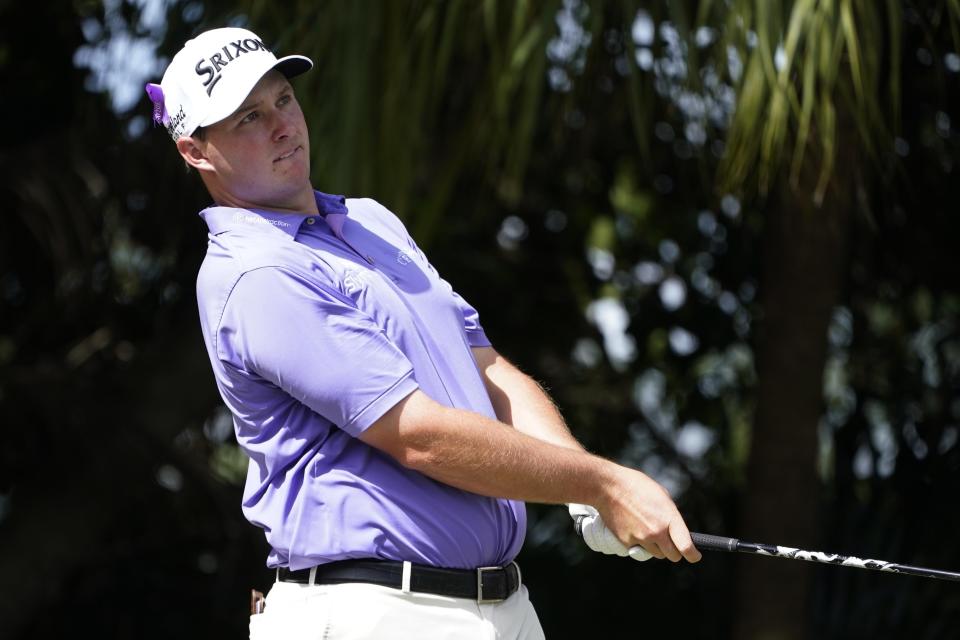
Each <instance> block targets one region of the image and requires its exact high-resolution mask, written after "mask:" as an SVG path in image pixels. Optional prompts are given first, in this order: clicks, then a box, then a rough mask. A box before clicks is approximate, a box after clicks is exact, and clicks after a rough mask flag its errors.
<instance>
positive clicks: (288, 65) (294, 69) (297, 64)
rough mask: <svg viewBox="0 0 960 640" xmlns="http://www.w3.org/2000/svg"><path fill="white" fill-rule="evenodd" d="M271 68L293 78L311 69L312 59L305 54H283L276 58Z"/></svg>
mask: <svg viewBox="0 0 960 640" xmlns="http://www.w3.org/2000/svg"><path fill="white" fill-rule="evenodd" d="M273 68H274V69H276V70H277V71H279V72H280V73H282V74H283V75H285V76H286V77H287V78H293V77H295V76H298V75H300V74H301V73H306V72H307V71H310V69H313V60H311V59H310V58H308V57H306V56H284V57H283V58H280V59H279V60H277V64H275V65H273Z"/></svg>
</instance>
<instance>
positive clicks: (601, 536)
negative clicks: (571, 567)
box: [567, 503, 653, 562]
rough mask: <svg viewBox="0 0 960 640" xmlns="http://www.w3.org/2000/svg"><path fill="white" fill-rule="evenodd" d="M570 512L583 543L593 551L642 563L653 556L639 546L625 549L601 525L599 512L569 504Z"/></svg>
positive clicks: (582, 505)
mask: <svg viewBox="0 0 960 640" xmlns="http://www.w3.org/2000/svg"><path fill="white" fill-rule="evenodd" d="M567 508H568V509H569V511H570V517H571V518H573V521H574V522H578V521H579V523H580V534H581V535H582V536H583V540H584V542H586V543H587V546H588V547H590V548H591V549H592V550H594V551H599V552H600V553H605V554H607V555H617V556H620V557H626V556H630V557H631V558H633V559H634V560H637V561H640V562H643V561H644V560H649V559H650V558H652V557H653V556H652V555H650V552H649V551H647V550H646V549H644V548H643V547H641V546H634V547H630V548H629V549H627V547H626V546H624V544H623V543H622V542H620V540H618V539H617V536H615V535H613V532H612V531H610V529H608V528H607V525H605V524H604V523H603V518H601V517H600V512H599V511H597V510H596V509H594V508H593V507H591V506H590V505H587V504H576V503H570V504H569V505H567Z"/></svg>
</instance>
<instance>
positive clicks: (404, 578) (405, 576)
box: [400, 560, 412, 593]
mask: <svg viewBox="0 0 960 640" xmlns="http://www.w3.org/2000/svg"><path fill="white" fill-rule="evenodd" d="M411 569H412V565H411V564H410V563H409V562H408V561H406V560H404V561H403V573H402V574H401V577H400V591H403V592H404V593H410V570H411Z"/></svg>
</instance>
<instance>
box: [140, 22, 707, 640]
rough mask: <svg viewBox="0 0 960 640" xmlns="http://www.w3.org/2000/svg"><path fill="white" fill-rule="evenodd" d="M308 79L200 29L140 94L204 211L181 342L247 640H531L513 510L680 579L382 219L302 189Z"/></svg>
mask: <svg viewBox="0 0 960 640" xmlns="http://www.w3.org/2000/svg"><path fill="white" fill-rule="evenodd" d="M312 66H313V63H312V62H311V61H310V60H309V59H308V58H305V57H303V56H287V57H283V58H280V59H278V58H276V57H275V56H274V54H273V53H272V52H271V51H270V49H269V48H268V47H267V46H266V45H265V44H264V41H263V40H261V39H260V38H259V37H258V36H257V35H255V34H254V33H251V32H250V31H246V30H243V29H237V28H224V29H214V30H212V31H207V32H205V33H203V34H201V35H199V36H197V37H196V38H194V39H192V40H190V41H189V42H187V43H186V44H185V45H184V47H183V49H182V50H181V51H180V52H179V53H178V54H177V55H176V56H175V57H174V58H173V60H172V61H171V63H170V65H169V67H168V68H167V70H166V73H165V74H164V76H163V79H162V81H161V83H160V84H159V85H156V84H150V85H148V86H147V92H148V93H149V94H150V97H151V99H152V100H153V102H154V106H155V109H154V116H155V118H156V119H157V121H158V122H161V123H162V124H163V125H164V126H165V127H166V129H167V131H168V132H169V133H170V135H171V137H172V138H173V140H174V142H175V143H176V147H177V151H178V152H179V153H180V156H181V157H182V158H183V160H184V161H185V162H186V164H187V165H189V166H190V167H192V168H193V169H195V170H196V171H197V172H198V174H199V176H200V178H201V179H202V180H203V183H204V185H205V186H206V188H207V190H208V191H209V193H210V196H211V197H212V199H213V201H214V203H215V204H214V205H213V206H211V207H209V208H206V209H204V210H203V211H201V212H200V216H201V217H202V218H203V220H204V221H205V222H206V224H207V226H208V228H209V241H208V249H207V254H206V258H205V259H204V261H203V264H202V266H201V268H200V272H199V275H198V279H197V301H198V304H199V309H200V324H201V327H202V331H203V338H204V340H205V343H206V347H207V352H208V355H209V357H210V363H211V365H212V367H213V373H214V376H215V377H216V381H217V385H218V387H219V390H220V393H221V395H222V397H223V401H224V402H225V404H226V405H227V407H228V408H229V409H230V411H231V412H232V414H233V419H234V426H235V432H236V437H237V441H238V442H239V444H240V446H241V447H242V448H243V450H244V451H245V452H246V454H247V455H248V456H249V458H250V464H249V471H248V475H247V481H246V486H245V488H244V494H243V512H244V514H245V516H246V517H247V518H248V519H249V520H250V522H252V523H253V524H255V525H257V526H259V527H261V528H262V529H263V530H264V532H265V535H266V539H267V541H268V542H269V545H270V547H271V551H270V554H269V557H268V558H267V564H268V566H270V567H275V568H276V569H277V572H276V574H277V578H276V582H275V583H274V584H273V585H272V586H271V589H270V591H269V593H268V595H267V598H266V605H265V607H264V610H263V612H262V613H256V614H254V615H252V616H251V619H250V636H251V638H284V639H288V640H289V639H295V638H336V639H340V638H417V639H418V640H425V639H426V640H429V639H431V638H457V639H461V640H462V639H472V638H542V637H543V631H542V629H541V627H540V623H539V621H538V619H537V615H536V613H535V612H534V610H533V608H532V606H531V605H530V601H529V600H528V597H527V591H526V588H525V587H524V585H523V582H522V577H521V573H520V569H519V567H518V566H517V565H516V563H515V562H514V558H515V557H516V555H517V553H518V552H519V551H520V547H521V545H522V544H523V539H524V533H525V529H526V515H525V510H524V501H533V502H541V503H553V504H567V505H570V507H569V508H570V511H571V514H572V515H574V516H585V517H587V520H588V522H589V523H590V524H591V525H592V529H591V535H590V536H589V537H588V544H590V546H591V548H594V549H596V550H598V551H602V552H604V553H617V554H619V555H627V553H628V548H632V549H631V552H630V554H631V555H632V556H633V557H636V558H638V559H644V558H647V557H650V556H653V557H656V558H667V559H669V560H671V561H674V562H677V561H680V560H681V559H686V560H688V561H690V562H696V561H697V560H699V559H700V554H699V552H698V551H697V550H696V548H695V547H694V546H693V543H692V542H691V540H690V534H689V531H688V530H687V527H686V525H685V523H684V521H683V518H682V517H681V515H680V513H679V512H678V510H677V507H676V505H675V504H674V503H673V501H672V500H671V499H670V497H669V495H668V494H667V493H666V491H665V490H664V489H663V488H662V487H661V486H660V485H658V484H657V483H656V482H654V481H653V480H651V479H650V478H649V477H647V476H646V475H644V474H643V473H640V472H639V471H636V470H633V469H629V468H626V467H622V466H619V465H617V464H614V463H613V462H610V461H608V460H605V459H602V458H599V457H597V456H594V455H592V454H590V453H588V452H586V451H585V450H584V449H583V448H582V447H581V446H580V444H579V443H578V442H577V441H576V440H575V439H574V438H573V437H572V436H571V434H570V432H569V430H568V429H567V427H566V425H565V424H564V421H563V419H562V418H561V416H560V415H559V413H558V412H557V410H556V408H555V407H554V404H553V403H552V402H551V400H550V399H549V398H548V397H547V395H546V394H545V393H544V391H543V390H542V389H541V388H540V386H539V385H538V384H537V383H536V382H534V381H533V380H532V379H531V378H529V377H528V376H526V375H525V374H523V373H522V372H520V371H519V370H518V369H517V368H515V367H514V366H513V365H512V364H510V363H509V362H508V361H507V360H506V359H504V358H503V357H502V356H501V355H499V354H498V353H497V351H496V350H495V349H494V347H493V346H492V345H491V344H490V341H489V340H488V339H487V337H486V335H485V334H484V331H483V328H482V326H481V324H480V321H479V316H478V313H477V311H476V310H475V309H474V308H473V307H471V306H470V305H469V304H468V303H467V302H466V301H465V300H464V299H463V298H461V297H460V296H458V295H457V294H456V293H455V292H454V290H453V289H452V288H451V286H450V285H449V284H448V283H447V282H446V281H444V280H443V279H442V278H441V277H440V275H439V274H438V273H437V271H436V270H435V269H434V268H433V267H432V266H431V265H430V263H429V262H428V261H427V258H426V256H425V255H424V254H423V252H421V251H420V250H419V249H418V247H417V245H416V243H415V242H414V240H413V239H412V238H411V237H410V236H409V235H408V233H407V230H406V229H405V228H404V226H403V224H402V223H401V222H400V220H399V219H398V218H397V217H396V216H394V215H393V214H392V213H391V212H390V211H389V210H387V209H386V208H385V207H383V206H382V205H380V204H379V203H377V202H375V201H373V200H369V199H352V198H344V197H342V196H336V195H328V194H326V193H322V192H320V191H315V190H314V189H313V187H312V186H311V183H310V142H309V139H308V135H307V124H306V122H305V121H304V116H303V112H302V111H301V109H300V106H299V104H298V102H297V98H296V96H295V95H294V90H293V88H292V86H291V84H290V79H291V78H293V77H294V76H297V75H299V74H301V73H304V72H306V71H308V70H309V69H310V68H311V67H312ZM585 537H587V536H585Z"/></svg>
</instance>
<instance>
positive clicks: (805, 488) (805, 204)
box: [734, 154, 854, 640]
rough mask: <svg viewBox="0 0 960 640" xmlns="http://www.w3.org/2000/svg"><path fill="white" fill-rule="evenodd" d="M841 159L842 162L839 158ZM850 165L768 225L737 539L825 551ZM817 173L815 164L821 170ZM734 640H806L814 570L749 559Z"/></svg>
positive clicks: (784, 206) (808, 181) (791, 202)
mask: <svg viewBox="0 0 960 640" xmlns="http://www.w3.org/2000/svg"><path fill="white" fill-rule="evenodd" d="M841 155H842V154H841ZM850 162H852V160H851V159H849V158H843V157H838V158H837V168H836V170H835V172H834V175H833V177H832V180H831V185H832V186H831V187H830V188H829V190H828V191H827V193H826V197H825V199H824V203H823V205H822V206H821V207H819V208H817V207H815V206H814V205H813V203H812V196H811V194H812V193H813V186H814V185H815V183H816V179H817V175H816V170H815V169H814V168H811V169H809V170H808V171H807V173H806V175H804V176H802V177H801V181H800V182H801V185H800V188H799V189H796V190H792V189H790V188H789V187H788V186H787V185H786V184H784V185H783V189H782V190H781V191H780V193H781V194H783V197H782V198H781V201H780V203H779V206H776V205H774V206H773V207H772V208H771V210H770V211H769V212H767V214H766V215H765V218H764V225H765V227H764V232H763V233H764V269H763V281H762V283H761V291H762V293H761V296H762V299H761V305H762V317H761V318H760V319H759V322H760V324H759V327H758V342H757V373H758V377H759V383H758V388H757V410H756V418H755V421H754V427H753V435H752V443H751V448H750V458H749V462H748V464H747V484H746V488H745V491H744V495H743V500H742V502H741V505H740V508H741V512H740V517H739V528H738V530H737V533H736V536H737V537H740V538H743V539H744V540H750V541H755V542H766V543H770V544H779V545H782V546H791V547H801V548H808V549H816V548H818V547H817V545H816V543H817V537H818V536H817V531H818V528H817V521H818V517H817V516H818V507H819V495H820V493H819V490H820V485H819V480H818V477H817V473H816V459H817V448H818V438H817V431H818V423H819V420H820V417H821V415H822V413H823V370H824V364H825V360H826V353H827V327H828V324H829V322H830V317H831V314H832V312H833V309H834V308H835V307H836V305H838V304H839V303H840V301H841V294H842V289H843V283H844V280H845V271H846V265H847V253H848V251H847V246H846V241H847V236H848V228H849V226H850V221H851V220H852V210H853V206H854V199H853V197H852V194H853V187H852V185H853V180H850V179H846V178H849V177H851V176H852V169H851V168H852V167H853V166H854V165H852V164H850ZM817 164H818V163H809V165H810V166H811V167H816V165H817ZM738 566H739V571H740V573H739V579H738V584H737V600H736V605H735V606H736V610H737V616H736V618H735V623H734V627H735V629H734V637H735V638H737V639H738V640H794V639H799V638H805V637H807V635H808V634H807V630H806V626H807V620H808V619H809V607H808V592H809V590H810V589H809V586H810V584H811V577H812V573H811V569H812V568H811V567H810V566H809V565H806V564H805V563H802V562H787V561H783V560H778V559H769V558H759V557H747V556H742V557H741V559H740V560H739V563H738Z"/></svg>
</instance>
